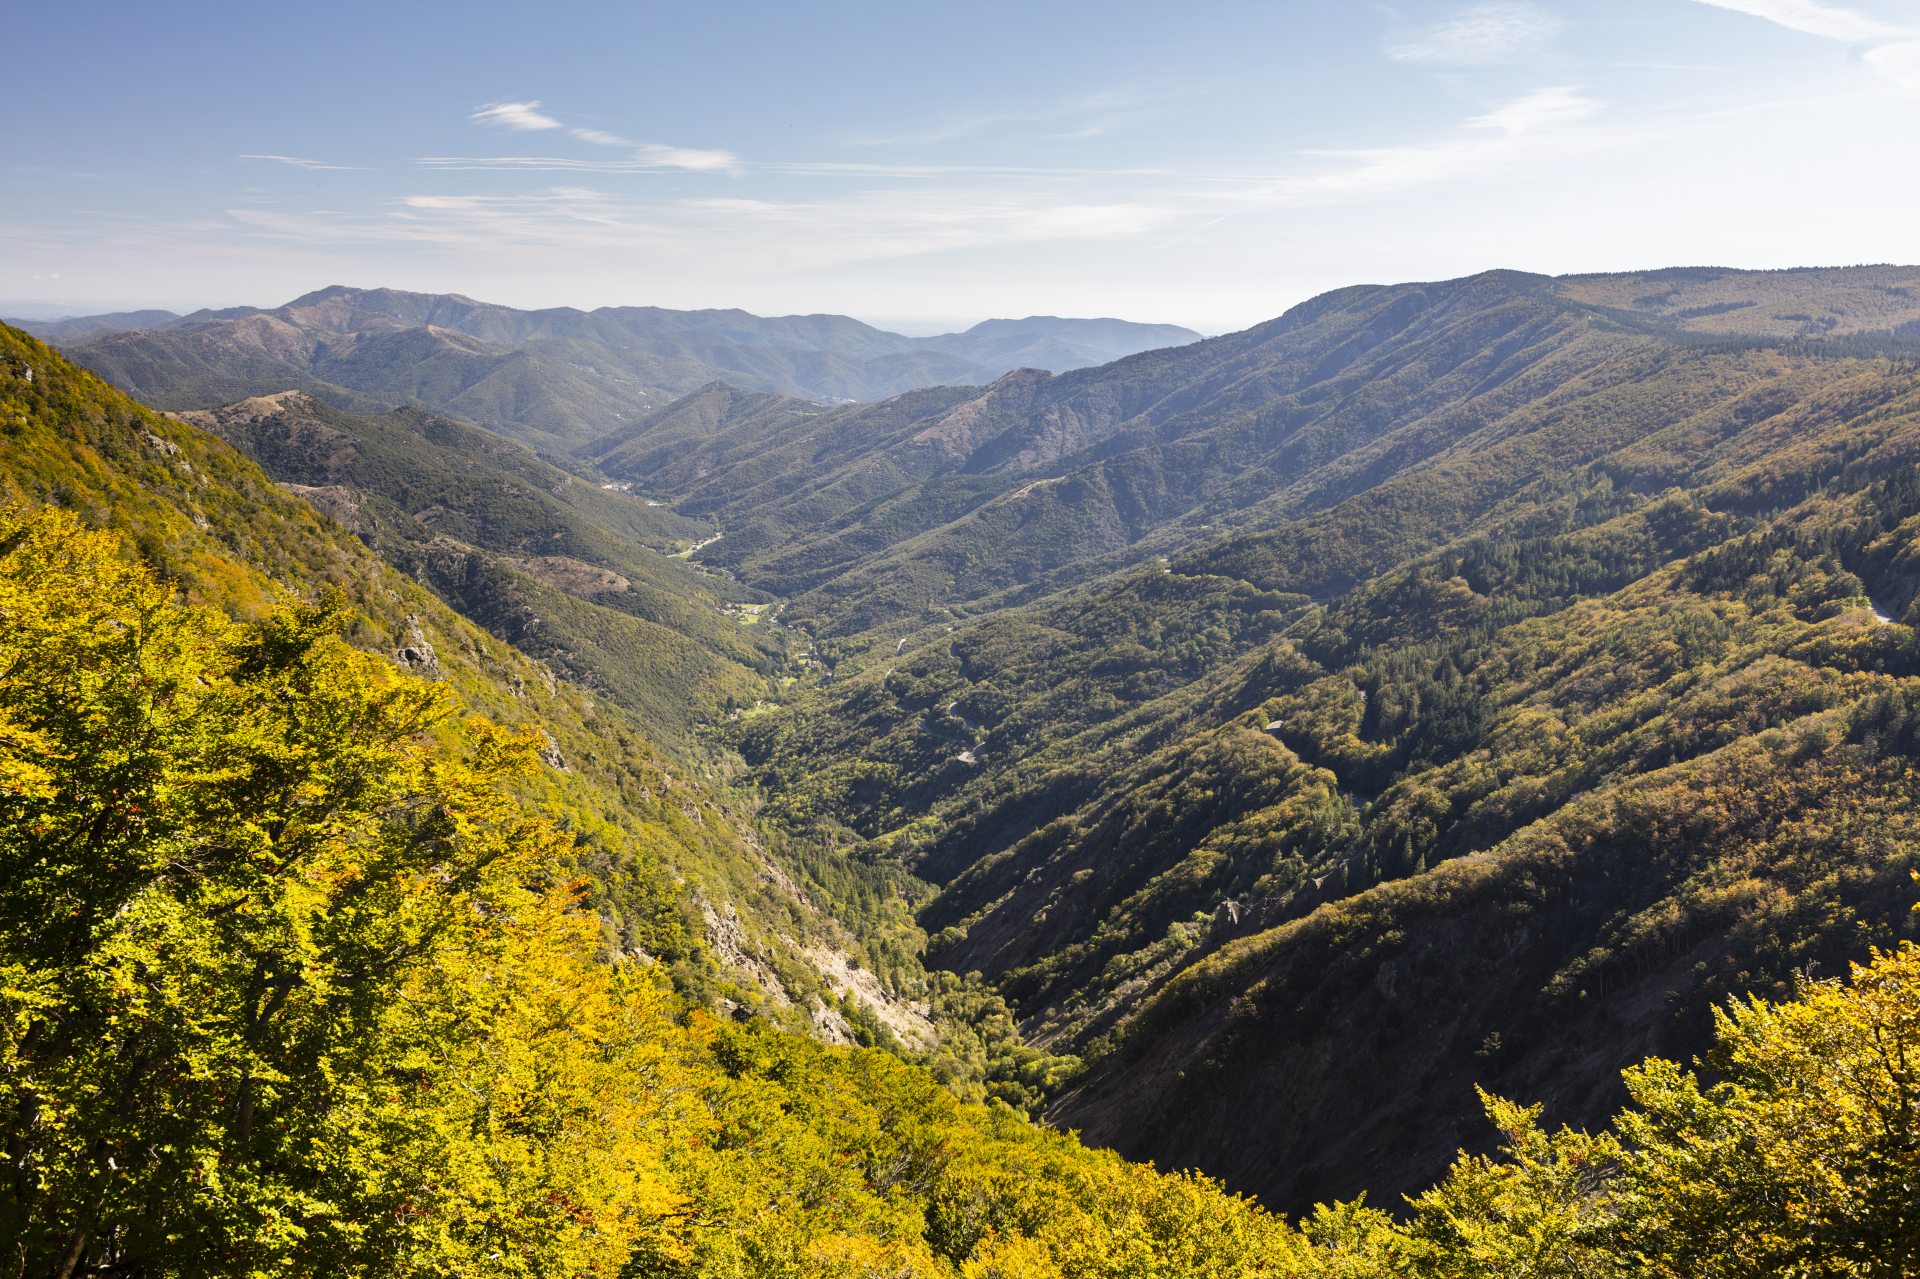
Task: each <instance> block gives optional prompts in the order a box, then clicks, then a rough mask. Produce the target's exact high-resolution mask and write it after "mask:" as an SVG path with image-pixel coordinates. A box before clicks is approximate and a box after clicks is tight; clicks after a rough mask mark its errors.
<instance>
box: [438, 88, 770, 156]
mask: <svg viewBox="0 0 1920 1279" xmlns="http://www.w3.org/2000/svg"><path fill="white" fill-rule="evenodd" d="M467 118H468V119H470V120H472V121H473V122H474V123H475V124H481V125H485V126H487V127H488V128H494V129H503V130H506V131H507V132H509V133H535V132H545V131H548V130H552V129H561V130H565V132H566V134H567V136H568V137H571V138H576V139H578V140H579V141H581V142H589V143H592V144H593V145H594V146H598V147H619V148H621V149H622V150H626V151H631V152H632V153H633V159H632V160H631V161H629V162H627V163H626V164H624V165H621V166H618V167H601V168H599V169H598V171H599V172H607V173H611V172H618V171H619V169H620V168H626V169H631V170H634V171H642V170H647V169H684V170H687V171H689V172H693V173H737V172H738V171H739V169H740V160H739V157H737V156H735V155H734V154H733V153H732V152H730V151H713V150H703V149H701V148H698V147H672V146H664V145H662V144H660V143H657V142H635V141H633V140H632V139H630V138H623V137H621V136H620V135H619V134H617V133H609V132H607V131H606V130H605V129H590V128H586V127H583V126H580V125H570V124H567V123H566V122H565V121H563V120H559V119H556V118H555V117H553V116H551V115H548V114H547V113H546V112H544V111H542V110H541V109H540V103H539V102H537V101H529V102H494V103H490V104H489V105H487V106H484V107H476V108H475V109H474V111H473V112H472V114H471V115H469V116H468V117H467ZM537 159H538V157H529V156H500V157H494V159H493V161H492V162H491V163H492V167H496V168H501V169H511V168H535V167H565V166H564V165H562V164H561V163H560V162H558V161H555V162H553V163H552V164H549V165H544V166H543V165H538V164H535V163H532V161H535V160H537ZM419 163H422V164H426V165H428V166H430V167H434V168H467V169H479V168H485V167H488V164H487V162H484V161H481V160H477V159H476V160H474V161H472V162H462V161H461V158H460V157H456V156H436V157H430V158H428V159H425V160H422V161H419ZM589 163H590V162H589ZM582 167H589V166H582Z"/></svg>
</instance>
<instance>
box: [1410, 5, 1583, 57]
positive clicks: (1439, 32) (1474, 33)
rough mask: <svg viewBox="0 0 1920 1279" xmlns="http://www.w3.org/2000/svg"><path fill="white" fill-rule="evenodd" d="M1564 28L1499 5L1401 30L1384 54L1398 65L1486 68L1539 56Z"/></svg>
mask: <svg viewBox="0 0 1920 1279" xmlns="http://www.w3.org/2000/svg"><path fill="white" fill-rule="evenodd" d="M1561 26H1562V23H1561V21H1560V19H1559V18H1558V17H1556V16H1555V15H1554V14H1552V13H1550V12H1548V11H1547V10H1545V9H1543V8H1541V7H1540V6H1539V5H1536V4H1527V3H1522V2H1520V0H1495V2H1493V3H1487V4H1476V5H1474V6H1472V7H1471V8H1467V9H1462V10H1460V11H1459V12H1457V13H1454V14H1452V15H1450V16H1448V17H1446V18H1443V19H1442V20H1440V21H1439V22H1435V23H1429V24H1427V25H1425V26H1420V27H1402V28H1398V29H1396V30H1395V31H1394V32H1393V33H1392V34H1391V35H1389V36H1388V38H1387V42H1386V44H1385V45H1384V46H1383V52H1385V53H1386V55H1387V56H1388V57H1389V58H1392V59H1393V60H1394V61H1396V62H1418V63H1431V64H1435V65H1443V66H1485V65H1489V64H1493V63H1500V62H1512V61H1514V60H1516V59H1520V58H1524V57H1527V56H1529V55H1532V54H1535V53H1538V52H1540V51H1541V50H1542V49H1544V48H1545V47H1546V46H1547V45H1548V44H1549V43H1550V42H1551V41H1552V39H1553V37H1554V35H1555V34H1556V33H1557V32H1558V31H1559V30H1560V28H1561Z"/></svg>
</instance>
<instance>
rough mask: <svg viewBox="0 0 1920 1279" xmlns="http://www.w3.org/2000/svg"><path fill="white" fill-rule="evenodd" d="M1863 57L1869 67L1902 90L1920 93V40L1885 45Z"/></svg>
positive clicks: (1868, 51) (1871, 50) (1869, 51)
mask: <svg viewBox="0 0 1920 1279" xmlns="http://www.w3.org/2000/svg"><path fill="white" fill-rule="evenodd" d="M1863 57H1864V58H1865V61H1866V64H1867V65H1868V66H1870V67H1872V68H1873V69H1874V70H1875V71H1878V72H1879V73H1880V74H1881V75H1883V76H1885V77H1887V79H1889V80H1891V81H1893V82H1894V83H1895V84H1897V85H1899V86H1900V87H1901V88H1903V89H1906V90H1908V91H1910V92H1914V93H1920V40H1903V41H1901V42H1899V43H1897V44H1883V45H1881V46H1880V47H1879V48H1877V49H1869V50H1867V52H1866V53H1865V54H1864V55H1863Z"/></svg>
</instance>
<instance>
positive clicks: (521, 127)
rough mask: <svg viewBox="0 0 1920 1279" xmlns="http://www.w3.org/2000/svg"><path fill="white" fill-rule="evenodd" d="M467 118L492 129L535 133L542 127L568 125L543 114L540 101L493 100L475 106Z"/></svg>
mask: <svg viewBox="0 0 1920 1279" xmlns="http://www.w3.org/2000/svg"><path fill="white" fill-rule="evenodd" d="M467 118H468V119H470V120H472V121H473V122H474V123H475V124H484V125H486V126H487V127H488V128H490V129H505V130H507V131H508V132H509V133H533V132H535V131H537V130H540V129H563V128H565V127H566V126H565V125H563V124H561V123H560V122H559V121H558V120H556V119H554V118H553V117H552V116H550V115H546V114H543V113H542V112H541V110H540V104H539V103H538V102H492V103H488V104H487V105H486V106H484V107H475V108H474V111H473V114H472V115H470V116H468V117H467Z"/></svg>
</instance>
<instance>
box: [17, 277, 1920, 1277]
mask: <svg viewBox="0 0 1920 1279" xmlns="http://www.w3.org/2000/svg"><path fill="white" fill-rule="evenodd" d="M1916 279H1920V272H1913V271H1907V270H1905V269H1903V268H1859V269H1851V270H1847V271H1834V272H1807V273H1777V274H1776V273H1738V272H1713V271H1688V272H1677V273H1676V272H1668V273H1657V272H1656V273H1647V274H1643V275H1640V276H1632V277H1577V278H1567V279H1562V280H1548V279H1546V278H1544V277H1537V276H1526V275H1520V274H1517V273H1511V272H1493V273H1488V274H1485V275H1482V276H1476V277H1471V278H1469V279H1466V280H1460V281H1450V282H1442V283H1435V284H1426V285H1404V286H1367V287H1362V288H1355V289H1349V290H1342V291H1340V292H1338V293H1335V294H1330V295H1327V296H1326V297H1323V298H1320V299H1316V300H1315V301H1313V302H1310V303H1308V304H1305V305H1303V306H1302V307H1299V308H1296V309H1295V310H1294V311H1291V312H1289V313H1288V314H1287V315H1285V316H1283V317H1281V318H1279V319H1277V320H1274V321H1272V322H1270V323H1269V324H1266V325H1262V326H1258V327H1257V328H1255V329H1252V330H1248V331H1247V332H1245V333H1242V334H1232V335H1228V336H1226V337H1222V338H1217V339H1210V340H1207V341H1203V342H1198V343H1193V344H1190V345H1186V346H1180V347H1177V348H1172V349H1166V350H1154V351H1146V352H1143V353H1140V354H1135V355H1131V356H1128V357H1127V358H1125V359H1121V360H1119V361H1117V362H1115V363H1112V364H1107V365H1101V366H1097V367H1088V368H1082V369H1079V370H1077V371H1075V372H1071V373H1067V374H1065V375H1063V376H1058V377H1055V376H1050V375H1047V374H1044V373H1038V372H1032V371H1029V372H1023V373H1019V374H1015V375H1010V376H1008V377H1006V378H1002V379H999V380H998V381H995V382H993V383H991V384H990V385H986V386H963V387H949V388H935V389H927V390H916V391H911V392H909V393H907V394H903V395H899V396H896V397H894V398H892V399H889V400H885V401H883V402H880V403H875V404H855V405H847V406H841V407H828V406H823V405H820V404H812V403H808V402H807V401H805V400H802V399H795V398H789V397H786V396H782V395H780V394H777V393H772V392H769V391H759V392H754V391H740V390H736V389H734V388H730V387H726V386H723V385H705V386H700V387H698V388H696V389H694V390H692V391H691V392H690V393H689V394H687V395H685V396H683V397H681V398H678V399H673V400H671V401H670V402H668V401H665V400H662V401H660V402H656V403H653V404H651V405H649V406H648V407H647V408H646V410H645V411H644V412H639V413H636V414H633V415H630V416H628V417H627V418H625V419H623V420H622V421H621V422H620V423H619V424H618V425H617V426H615V427H613V428H612V429H610V430H608V431H605V432H602V433H600V434H599V435H597V436H595V435H592V434H591V433H582V432H575V433H573V434H571V435H569V436H567V437H566V438H565V439H560V438H559V437H557V436H545V437H539V436H538V434H537V433H536V435H535V436H530V437H528V438H535V441H536V443H537V444H539V446H540V447H542V448H544V449H546V450H547V455H546V456H545V457H540V456H536V455H535V454H534V453H533V452H531V451H530V450H529V449H527V448H526V447H524V446H523V445H522V444H520V443H515V442H512V441H509V440H506V439H503V438H501V437H499V436H496V435H493V434H491V433H490V432H489V431H487V430H486V429H484V428H483V427H481V426H476V425H472V424H469V423H465V422H461V421H457V420H454V419H452V418H449V417H445V416H440V415H438V414H436V413H433V412H428V411H424V410H422V409H421V408H419V407H397V408H396V407H394V404H395V403H396V402H397V399H405V398H413V397H411V396H401V397H396V399H390V400H389V401H387V402H385V403H378V402H373V401H370V400H369V401H360V400H353V399H351V397H349V398H348V399H347V400H345V401H343V400H342V399H341V398H339V397H334V398H333V399H332V400H331V401H330V400H329V398H328V397H329V396H330V395H331V392H330V391H329V390H328V389H327V388H326V387H321V386H315V387H307V388H305V389H304V390H303V389H299V388H298V385H297V384H296V386H295V387H277V388H273V390H274V391H275V393H273V394H264V395H260V396H257V397H255V398H251V399H247V400H244V401H241V402H238V403H233V404H227V405H216V404H211V403H206V402H205V401H204V400H203V401H201V402H200V403H199V404H197V405H196V406H195V408H194V411H190V412H181V413H178V414H173V415H157V414H155V413H153V412H151V411H150V410H148V409H146V408H144V407H142V406H140V405H139V404H136V403H134V402H133V401H131V400H129V399H127V398H126V397H125V396H123V395H121V394H119V393H118V392H115V391H114V390H112V389H110V388H109V387H107V386H105V385H104V384H103V383H101V382H100V381H99V380H97V379H96V378H94V377H93V376H92V375H89V374H87V373H84V372H82V371H81V370H79V369H77V368H76V367H74V366H73V365H71V364H69V363H68V362H67V361H65V360H64V359H63V358H62V357H61V356H59V355H56V354H55V353H53V352H52V351H51V350H49V349H48V348H47V347H45V346H43V345H41V344H40V343H38V342H36V341H34V340H33V339H31V338H28V337H26V336H25V335H23V334H19V333H17V332H14V331H12V330H4V329H0V446H4V447H0V800H4V803H3V804H0V810H3V811H0V882H3V883H4V884H5V885H6V892H5V895H4V898H3V899H0V1026H4V1032H3V1034H0V1055H3V1056H4V1061H0V1067H4V1071H0V1127H4V1130H5V1132H6V1134H7V1139H8V1141H9V1171H8V1173H7V1180H6V1181H5V1189H4V1199H3V1200H0V1236H4V1237H6V1238H7V1239H8V1240H10V1241H12V1242H11V1246H12V1248H13V1253H12V1255H11V1256H10V1257H9V1263H10V1264H11V1263H14V1262H17V1266H18V1272H19V1273H20V1274H21V1275H22V1277H23V1279H26V1277H28V1276H42V1275H47V1276H60V1277H61V1279H67V1277H68V1276H77V1275H83V1274H97V1275H108V1274H145V1275H166V1274H182V1275H185V1274H206V1275H213V1274H235V1275H239V1274H285V1273H294V1274H298V1273H312V1274H316V1275H318V1274H328V1275H333V1274H360V1273H365V1274H422V1275H424V1274H439V1273H460V1274H469V1273H476V1274H477V1273H494V1272H499V1273H524V1274H529V1275H533V1274H539V1275H547V1274H568V1273H572V1274H592V1273H604V1274H623V1275H633V1276H642V1275H658V1276H696V1275H712V1276H723V1275H724V1276H743V1277H744V1276H748V1275H754V1276H758V1275H796V1276H799V1275H823V1276H824V1275H846V1276H862V1277H863V1279H864V1277H867V1276H880V1275H886V1276H895V1277H899V1276H909V1275H925V1276H939V1275H950V1276H951V1275H959V1276H971V1277H974V1279H985V1277H988V1276H1005V1277H1011V1276H1062V1277H1066V1276H1072V1277H1074V1279H1091V1277H1092V1276H1096V1275H1099V1276H1104V1275H1166V1276H1174V1275H1220V1276H1228V1275H1262V1274H1266V1275H1276V1276H1278V1275H1288V1276H1291V1275H1301V1276H1305V1275H1319V1274H1352V1275H1360V1276H1370V1275H1376V1274H1377V1275H1387V1274H1415V1275H1434V1276H1439V1275H1483V1274H1516V1275H1518V1274H1529V1275H1554V1274H1565V1275H1569V1276H1573V1275H1580V1276H1588V1275H1609V1274H1620V1275H1672V1276H1676V1277H1677V1276H1681V1275H1687V1276H1695V1275H1716V1274H1725V1275H1728V1276H1734V1275H1750V1274H1761V1275H1764V1274H1780V1275H1788V1274H1854V1275H1896V1274H1903V1273H1908V1272H1910V1271H1911V1270H1912V1269H1913V1268H1914V1267H1915V1266H1917V1265H1920V1221H1916V1219H1915V1218H1914V1216H1913V1211H1912V1206H1911V1205H1912V1201H1913V1196H1912V1194H1911V1193H1910V1190H1911V1187H1912V1185H1913V1184H1914V1178H1915V1175H1916V1172H1920V1168H1917V1167H1916V1159H1920V1125H1917V1124H1916V1120H1915V1114H1916V1112H1915V1105H1916V1102H1920V1092H1917V1091H1916V1090H1917V1089H1920V1077H1916V1075H1915V1073H1914V1069H1913V1066H1912V1064H1911V1063H1912V1061H1913V1060H1914V1054H1915V1053H1916V1051H1917V1050H1920V1040H1917V1039H1916V1036H1920V987H1917V986H1916V981H1917V980H1920V978H1917V977H1916V973H1920V953H1917V952H1916V951H1915V949H1914V945H1913V941H1912V937H1913V934H1914V929H1915V926H1916V919H1920V916H1916V915H1915V913H1914V911H1913V909H1912V906H1913V902H1914V899H1915V896H1916V894H1920V888H1916V886H1915V883H1914V880H1913V875H1914V873H1915V872H1916V871H1917V870H1920V817H1916V814H1920V769H1916V767H1915V758H1916V753H1917V752H1920V638H1916V631H1915V629H1914V626H1913V625H1910V623H1914V622H1917V621H1920V602H1917V601H1920V479H1916V476H1920V382H1916V376H1917V375H1916V371H1915V370H1916V365H1915V363H1914V360H1913V353H1912V351H1911V349H1910V344H1909V341H1908V338H1909V335H1907V334H1906V333H1905V330H1904V329H1903V328H1902V326H1903V325H1909V324H1910V319H1909V317H1908V309H1909V308H1910V304H1911V302H1912V298H1911V296H1910V294H1911V289H1910V284H1911V283H1912V281H1914V280H1916ZM1917 287H1920V286H1917ZM365 300H366V299H361V300H360V301H353V299H346V298H337V297H331V296H329V297H318V298H317V300H314V301H313V306H314V307H315V308H318V310H316V311H315V312H314V316H320V315H321V313H322V312H325V314H327V315H332V314H333V313H334V311H335V310H338V309H339V308H340V307H342V306H347V305H348V303H349V302H351V303H352V305H353V306H359V305H361V303H362V302H364V301H365ZM374 300H375V301H379V299H374ZM402 303H405V304H406V305H412V304H413V303H412V302H410V301H409V300H408V295H394V297H393V298H388V299H386V300H385V301H384V302H381V305H389V304H391V305H392V306H400V305H401V304H402ZM330 308H331V309H330ZM343 314H344V312H343ZM476 314H477V313H476ZM314 316H309V317H308V318H309V319H313V318H314ZM241 318H243V319H244V318H246V317H241ZM322 318H324V317H322ZM404 318H405V317H404V316H402V317H400V320H396V321H395V323H398V324H400V328H401V329H404V327H405V325H404V323H401V321H403V320H404ZM499 318H500V317H492V319H488V317H486V316H479V318H478V319H476V320H475V322H476V323H478V322H480V320H486V321H487V322H488V323H491V322H493V320H494V319H499ZM159 331H160V332H162V333H166V332H170V331H172V330H171V329H169V328H162V329H160V330H159ZM401 336H402V334H401V333H400V332H399V331H398V330H396V331H395V332H394V333H391V334H388V337H390V338H393V339H394V340H393V341H389V342H386V343H385V345H381V346H380V348H379V349H382V350H389V349H390V350H393V351H398V350H400V349H401V347H403V346H404V345H405V344H404V342H400V341H399V338H400V337H401ZM461 340H463V341H464V340H466V339H461ZM474 340H476V341H477V340H479V339H474ZM488 340H491V339H488ZM375 345H379V344H375ZM368 349H369V350H372V349H374V347H373V346H369V348H368ZM201 356H202V357H205V358H206V359H207V360H209V361H211V363H209V364H207V365H206V367H205V369H203V370H202V371H203V372H205V373H207V374H208V376H215V375H218V376H226V374H227V373H228V372H235V371H237V372H240V373H244V372H246V370H245V369H239V368H238V366H234V368H224V367H223V366H222V365H221V361H222V360H223V359H224V358H226V357H223V356H220V355H219V353H218V352H217V351H213V350H212V349H211V348H209V349H208V350H203V351H202V352H201ZM196 358H200V357H196ZM256 371H257V370H256ZM223 385H224V384H223ZM257 389H262V390H265V389H266V388H257ZM287 391H291V392H293V393H287V394H282V393H279V392H287ZM183 394H185V392H183ZM192 398H193V397H192V396H190V395H189V396H188V399H192ZM185 402H186V401H181V403H182V404H184V403H185ZM523 434H525V433H523ZM536 437H537V438H536ZM275 481H277V483H276V482H275ZM1509 1099H1511V1100H1509ZM1070 1130H1078V1133H1079V1134H1080V1136H1074V1135H1068V1134H1069V1131H1070ZM1082 1137H1084V1139H1085V1143H1086V1144H1083V1143H1082ZM1101 1146H1104V1147H1108V1148H1110V1149H1108V1150H1101V1149H1097V1148H1096V1147H1101ZM1123 1156H1124V1157H1128V1158H1133V1159H1138V1160H1141V1161H1143V1162H1140V1163H1128V1162H1125V1160H1124V1159H1123ZM1147 1160H1151V1161H1152V1162H1153V1165H1157V1167H1158V1168H1160V1169H1165V1170H1179V1169H1196V1170H1199V1171H1196V1172H1177V1171H1176V1172H1167V1171H1155V1169H1154V1166H1150V1165H1149V1164H1147V1163H1146V1162H1144V1161H1147ZM1249 1194H1251V1195H1254V1196H1257V1198H1249V1197H1246V1196H1247V1195H1249Z"/></svg>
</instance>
